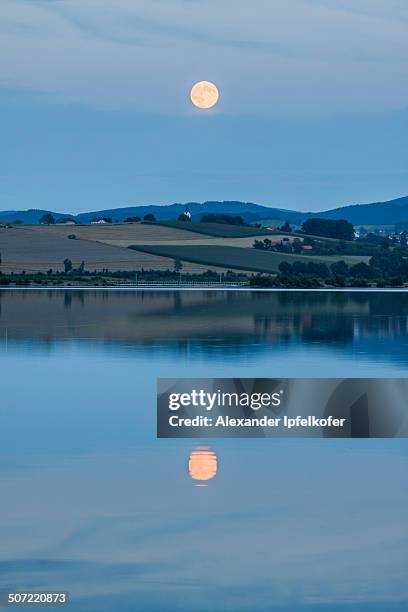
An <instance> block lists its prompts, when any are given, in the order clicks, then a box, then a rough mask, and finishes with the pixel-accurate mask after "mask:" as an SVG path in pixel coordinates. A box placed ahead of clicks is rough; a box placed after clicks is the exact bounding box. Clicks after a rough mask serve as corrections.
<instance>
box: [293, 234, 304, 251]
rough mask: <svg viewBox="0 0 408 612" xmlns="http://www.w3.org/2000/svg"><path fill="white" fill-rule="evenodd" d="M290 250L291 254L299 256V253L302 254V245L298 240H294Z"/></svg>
mask: <svg viewBox="0 0 408 612" xmlns="http://www.w3.org/2000/svg"><path fill="white" fill-rule="evenodd" d="M292 248H293V252H294V253H296V254H297V255H299V253H301V252H302V250H303V247H302V243H301V241H300V240H299V238H295V239H294V241H293V242H292Z"/></svg>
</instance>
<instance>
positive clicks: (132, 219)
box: [124, 217, 141, 223]
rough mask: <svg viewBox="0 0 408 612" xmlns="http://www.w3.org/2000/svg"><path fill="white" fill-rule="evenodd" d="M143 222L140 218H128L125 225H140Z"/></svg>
mask: <svg viewBox="0 0 408 612" xmlns="http://www.w3.org/2000/svg"><path fill="white" fill-rule="evenodd" d="M139 221H141V218H140V217H126V219H125V220H124V223H139Z"/></svg>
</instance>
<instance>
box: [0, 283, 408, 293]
mask: <svg viewBox="0 0 408 612" xmlns="http://www.w3.org/2000/svg"><path fill="white" fill-rule="evenodd" d="M1 291H134V292H137V291H250V292H264V293H265V292H266V293H288V292H292V293H293V292H303V293H318V292H324V293H404V292H406V291H408V288H407V287H338V288H337V287H336V288H328V287H319V288H316V289H311V288H309V289H304V288H299V289H296V288H293V287H291V288H287V289H286V288H284V287H247V286H245V287H239V286H237V287H208V286H204V287H197V286H196V287H183V286H181V287H178V286H177V285H175V286H172V287H165V286H163V285H158V286H157V287H153V286H151V285H150V286H143V285H142V286H140V287H136V286H135V287H92V286H91V285H90V286H89V287H83V286H78V287H73V286H71V287H62V286H61V287H52V286H49V287H30V286H28V287H7V286H5V287H0V292H1Z"/></svg>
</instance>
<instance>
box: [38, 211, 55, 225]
mask: <svg viewBox="0 0 408 612" xmlns="http://www.w3.org/2000/svg"><path fill="white" fill-rule="evenodd" d="M40 223H41V225H54V223H55V219H54V217H53V215H52V214H51V213H45V214H44V215H43V216H42V217H41V219H40Z"/></svg>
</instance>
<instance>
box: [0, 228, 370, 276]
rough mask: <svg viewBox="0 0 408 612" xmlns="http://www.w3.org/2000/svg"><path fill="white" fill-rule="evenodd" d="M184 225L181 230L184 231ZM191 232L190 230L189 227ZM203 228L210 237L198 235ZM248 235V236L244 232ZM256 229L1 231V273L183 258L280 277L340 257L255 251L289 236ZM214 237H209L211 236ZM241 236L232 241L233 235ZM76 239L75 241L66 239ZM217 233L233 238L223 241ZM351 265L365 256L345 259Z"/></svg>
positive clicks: (164, 265) (199, 267)
mask: <svg viewBox="0 0 408 612" xmlns="http://www.w3.org/2000/svg"><path fill="white" fill-rule="evenodd" d="M180 226H182V227H180ZM186 226H188V227H189V229H187V227H186ZM197 226H199V227H200V229H201V226H203V227H204V230H205V232H206V233H201V232H197V231H196V227H197ZM243 230H245V231H243ZM248 230H250V231H252V228H246V227H240V226H225V225H220V224H219V225H217V224H205V223H200V224H199V223H196V224H194V223H193V224H187V223H177V222H175V223H174V224H167V225H161V224H160V225H159V224H156V223H153V224H148V223H129V224H125V223H122V224H119V223H118V224H116V223H114V224H110V223H109V224H105V225H103V224H102V225H50V226H44V225H31V226H30V225H23V226H13V227H10V228H6V227H2V228H0V253H1V257H2V264H1V270H2V271H3V272H22V271H23V270H25V271H26V272H46V271H47V270H50V269H52V270H53V271H57V270H59V271H61V270H63V269H64V264H63V262H64V260H65V259H70V260H71V261H72V264H73V266H74V268H75V267H78V266H79V265H80V264H81V262H82V261H84V262H85V268H86V270H90V271H93V270H102V269H106V268H107V269H109V270H111V271H115V270H128V271H129V270H134V271H137V270H140V269H142V268H144V269H156V270H167V269H173V267H174V259H176V258H177V259H181V260H182V261H183V262H184V263H183V270H184V271H185V272H188V271H193V270H194V271H198V272H199V271H203V270H204V269H205V270H206V269H208V268H211V269H215V270H219V271H222V270H227V269H235V270H246V271H262V272H276V271H277V269H278V265H279V263H280V262H281V261H289V262H293V261H296V260H303V261H315V262H316V261H325V262H327V263H331V262H333V261H337V260H338V259H340V256H338V257H337V256H333V257H325V256H320V257H319V256H316V255H314V256H307V255H290V254H282V253H276V252H266V251H258V250H255V249H253V248H252V246H253V242H254V239H255V237H257V238H258V239H262V238H264V237H265V238H266V237H268V238H269V239H270V240H272V242H274V241H280V240H281V238H282V237H283V236H285V234H283V233H279V234H277V233H275V234H271V233H265V230H259V232H260V233H258V231H256V234H255V236H254V235H251V236H249V235H245V234H247V233H248ZM210 231H211V232H212V234H210V233H209V232H210ZM237 233H238V234H240V236H239V237H238V236H237V237H234V234H237ZM72 234H74V235H75V236H76V239H75V240H72V239H68V236H69V235H72ZM219 234H229V235H228V236H226V237H223V236H222V235H219ZM129 246H130V247H131V248H130V249H129V248H128V247H129ZM342 259H344V260H345V261H347V262H348V263H350V264H353V263H356V262H358V261H367V260H368V258H367V257H342Z"/></svg>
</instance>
